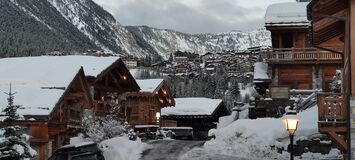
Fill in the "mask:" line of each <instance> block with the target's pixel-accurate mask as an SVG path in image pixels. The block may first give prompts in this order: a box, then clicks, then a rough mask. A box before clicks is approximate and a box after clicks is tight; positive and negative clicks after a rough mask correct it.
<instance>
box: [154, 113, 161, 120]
mask: <svg viewBox="0 0 355 160" xmlns="http://www.w3.org/2000/svg"><path fill="white" fill-rule="evenodd" d="M155 117H156V118H157V123H159V120H160V113H159V112H157V113H156V114H155Z"/></svg>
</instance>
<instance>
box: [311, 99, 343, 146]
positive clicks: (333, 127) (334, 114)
mask: <svg viewBox="0 0 355 160" xmlns="http://www.w3.org/2000/svg"><path fill="white" fill-rule="evenodd" d="M317 104H318V129H319V132H320V133H324V134H327V135H328V136H329V137H330V138H331V139H332V141H333V142H335V143H336V144H337V145H338V146H339V149H341V150H342V151H346V150H347V145H346V137H345V134H346V131H347V128H346V125H347V109H346V105H345V104H346V103H345V95H344V94H343V93H318V95H317Z"/></svg>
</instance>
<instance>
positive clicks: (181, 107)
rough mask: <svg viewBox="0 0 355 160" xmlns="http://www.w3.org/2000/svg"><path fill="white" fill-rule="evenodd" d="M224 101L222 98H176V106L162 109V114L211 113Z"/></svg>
mask: <svg viewBox="0 0 355 160" xmlns="http://www.w3.org/2000/svg"><path fill="white" fill-rule="evenodd" d="M221 103H222V100H221V99H210V98H204V97H198V98H175V107H167V108H162V109H161V115H167V116H168V115H211V114H212V113H213V112H214V111H215V110H216V109H217V108H218V106H219V105H220V104H221Z"/></svg>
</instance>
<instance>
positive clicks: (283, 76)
mask: <svg viewBox="0 0 355 160" xmlns="http://www.w3.org/2000/svg"><path fill="white" fill-rule="evenodd" d="M278 76H279V85H285V86H289V87H290V88H291V89H312V66H310V65H308V66H307V65H288V66H281V67H279V75H278Z"/></svg>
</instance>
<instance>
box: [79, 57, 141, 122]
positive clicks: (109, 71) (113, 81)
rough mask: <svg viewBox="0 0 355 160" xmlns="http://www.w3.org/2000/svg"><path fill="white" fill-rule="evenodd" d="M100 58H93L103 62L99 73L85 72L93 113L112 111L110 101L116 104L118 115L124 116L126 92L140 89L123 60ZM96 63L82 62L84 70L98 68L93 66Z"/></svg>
mask: <svg viewBox="0 0 355 160" xmlns="http://www.w3.org/2000/svg"><path fill="white" fill-rule="evenodd" d="M101 59H102V62H100V60H94V59H93V61H96V62H97V63H98V64H102V63H103V64H104V65H102V66H104V67H102V66H100V67H102V68H100V69H101V70H99V74H86V79H87V81H88V83H89V86H90V89H91V94H92V95H93V100H94V113H95V114H96V115H97V116H105V115H106V114H107V113H109V112H110V111H112V105H113V104H112V102H114V105H117V106H118V109H119V111H118V113H119V114H120V115H119V116H120V117H122V118H126V115H127V113H126V112H127V106H126V94H125V93H126V92H138V91H139V90H140V88H139V86H138V84H137V82H136V81H135V79H134V78H133V76H132V75H131V73H130V72H129V70H128V69H127V68H126V66H125V64H124V62H123V61H122V60H121V59H119V58H113V57H107V58H106V59H104V58H101ZM98 64H95V63H94V64H90V63H88V64H84V65H83V67H84V70H85V71H87V70H90V71H91V70H92V71H93V70H98V69H99V68H96V67H94V68H93V66H96V65H98Z"/></svg>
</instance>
